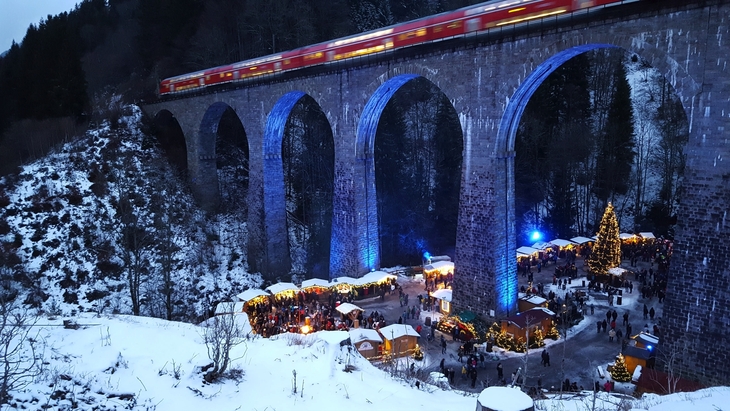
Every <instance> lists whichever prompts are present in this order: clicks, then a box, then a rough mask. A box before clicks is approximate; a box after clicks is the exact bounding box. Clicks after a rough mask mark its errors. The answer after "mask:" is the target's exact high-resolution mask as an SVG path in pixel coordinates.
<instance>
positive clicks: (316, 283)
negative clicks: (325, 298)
mask: <svg viewBox="0 0 730 411" xmlns="http://www.w3.org/2000/svg"><path fill="white" fill-rule="evenodd" d="M330 286H331V284H330V282H329V281H327V280H323V279H321V278H312V279H310V280H304V281H302V288H309V287H324V288H329V287H330Z"/></svg>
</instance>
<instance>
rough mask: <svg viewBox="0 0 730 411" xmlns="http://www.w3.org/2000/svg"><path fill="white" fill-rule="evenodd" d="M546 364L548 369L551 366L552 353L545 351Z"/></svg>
mask: <svg viewBox="0 0 730 411" xmlns="http://www.w3.org/2000/svg"><path fill="white" fill-rule="evenodd" d="M545 364H547V366H548V367H549V366H550V353H549V352H547V351H545Z"/></svg>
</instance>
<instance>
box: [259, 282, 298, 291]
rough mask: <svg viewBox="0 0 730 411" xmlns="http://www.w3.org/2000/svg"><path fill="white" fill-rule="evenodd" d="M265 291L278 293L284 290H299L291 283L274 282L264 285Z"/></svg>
mask: <svg viewBox="0 0 730 411" xmlns="http://www.w3.org/2000/svg"><path fill="white" fill-rule="evenodd" d="M266 291H268V292H270V293H271V294H279V293H283V292H285V291H294V292H297V291H299V287H297V286H296V285H294V284H293V283H276V284H274V285H270V286H268V287H266Z"/></svg>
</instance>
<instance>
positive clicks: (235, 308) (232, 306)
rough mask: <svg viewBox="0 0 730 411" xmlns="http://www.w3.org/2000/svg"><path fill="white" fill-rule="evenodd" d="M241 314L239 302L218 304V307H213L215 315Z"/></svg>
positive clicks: (241, 307) (240, 302) (241, 308)
mask: <svg viewBox="0 0 730 411" xmlns="http://www.w3.org/2000/svg"><path fill="white" fill-rule="evenodd" d="M242 312H243V301H239V302H233V301H226V302H222V303H218V305H216V306H215V315H218V314H230V313H242Z"/></svg>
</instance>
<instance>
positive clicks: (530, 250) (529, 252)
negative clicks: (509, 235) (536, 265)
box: [516, 245, 539, 255]
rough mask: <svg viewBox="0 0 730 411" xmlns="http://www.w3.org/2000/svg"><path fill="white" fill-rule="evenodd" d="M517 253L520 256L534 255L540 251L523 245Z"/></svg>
mask: <svg viewBox="0 0 730 411" xmlns="http://www.w3.org/2000/svg"><path fill="white" fill-rule="evenodd" d="M516 251H517V253H518V254H524V255H532V254H535V253H536V252H538V251H539V250H536V249H534V248H532V247H527V246H524V245H523V246H522V247H520V248H518V249H517V250H516Z"/></svg>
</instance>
